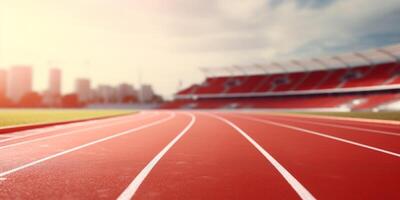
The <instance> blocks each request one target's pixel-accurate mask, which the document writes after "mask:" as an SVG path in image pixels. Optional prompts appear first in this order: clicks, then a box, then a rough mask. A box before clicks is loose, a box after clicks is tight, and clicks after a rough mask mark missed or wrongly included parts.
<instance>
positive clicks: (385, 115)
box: [298, 112, 400, 121]
mask: <svg viewBox="0 0 400 200" xmlns="http://www.w3.org/2000/svg"><path fill="white" fill-rule="evenodd" d="M298 114H312V115H325V116H337V117H353V118H365V119H382V120H396V121H400V112H302V113H298Z"/></svg>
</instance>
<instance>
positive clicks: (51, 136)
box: [0, 114, 158, 150]
mask: <svg viewBox="0 0 400 200" xmlns="http://www.w3.org/2000/svg"><path fill="white" fill-rule="evenodd" d="M156 115H158V114H155V115H150V116H146V117H142V118H139V119H136V120H143V119H148V118H151V117H154V116H156ZM130 121H131V119H129V120H128V119H125V120H124V121H118V122H113V123H108V124H103V125H96V126H91V127H86V128H82V129H79V130H72V131H67V132H64V133H61V134H56V135H49V136H45V137H40V138H35V139H31V140H25V141H22V142H17V143H12V144H8V145H4V146H0V150H3V149H7V148H10V147H14V146H19V145H22V144H27V143H31V142H37V141H41V140H47V139H51V138H55V137H59V136H65V135H71V134H76V133H80V132H85V131H88V130H92V129H100V128H104V127H109V126H114V125H116V124H124V123H128V122H130ZM17 139H18V138H17Z"/></svg>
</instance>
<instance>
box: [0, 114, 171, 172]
mask: <svg viewBox="0 0 400 200" xmlns="http://www.w3.org/2000/svg"><path fill="white" fill-rule="evenodd" d="M175 116H176V114H175V113H172V114H170V116H168V117H166V118H164V119H160V120H157V121H154V122H152V123H149V124H146V125H142V126H139V127H136V128H133V129H129V130H126V131H123V132H120V133H117V134H114V135H111V136H108V137H104V138H101V139H97V140H94V141H92V142H89V143H86V144H83V145H79V146H76V147H74V148H71V149H68V150H65V151H61V152H59V153H56V154H53V155H50V156H47V157H44V158H41V159H39V160H36V161H33V162H30V163H27V164H24V165H21V166H19V167H16V168H13V169H11V170H7V171H4V172H1V173H0V178H1V177H4V176H7V175H10V174H12V173H15V172H18V171H20V170H23V169H25V168H28V167H32V166H34V165H37V164H39V163H42V162H45V161H47V160H51V159H53V158H57V157H59V156H62V155H65V154H68V153H71V152H74V151H77V150H80V149H83V148H86V147H89V146H92V145H94V144H97V143H100V142H104V141H107V140H111V139H114V138H116V137H120V136H123V135H127V134H130V133H133V132H137V131H140V130H142V129H145V128H149V127H152V126H156V125H159V124H161V123H164V122H166V121H168V120H170V119H172V118H174V117H175Z"/></svg>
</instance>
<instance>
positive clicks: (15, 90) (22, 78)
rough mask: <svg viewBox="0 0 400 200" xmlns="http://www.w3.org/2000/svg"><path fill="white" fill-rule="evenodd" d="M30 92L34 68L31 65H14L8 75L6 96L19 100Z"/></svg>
mask: <svg viewBox="0 0 400 200" xmlns="http://www.w3.org/2000/svg"><path fill="white" fill-rule="evenodd" d="M30 92H32V68H31V67H30V66H15V67H12V68H11V70H10V71H9V73H8V77H7V90H6V96H7V97H8V98H9V99H10V100H12V101H14V102H18V101H19V100H20V99H21V98H22V97H23V96H24V95H26V94H28V93H30Z"/></svg>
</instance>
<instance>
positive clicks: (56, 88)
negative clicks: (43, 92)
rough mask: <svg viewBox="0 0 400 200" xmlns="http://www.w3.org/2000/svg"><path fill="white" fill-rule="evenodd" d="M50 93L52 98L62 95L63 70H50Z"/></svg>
mask: <svg viewBox="0 0 400 200" xmlns="http://www.w3.org/2000/svg"><path fill="white" fill-rule="evenodd" d="M49 93H50V95H52V96H60V95H61V70H60V69H56V68H53V69H50V79H49Z"/></svg>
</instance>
